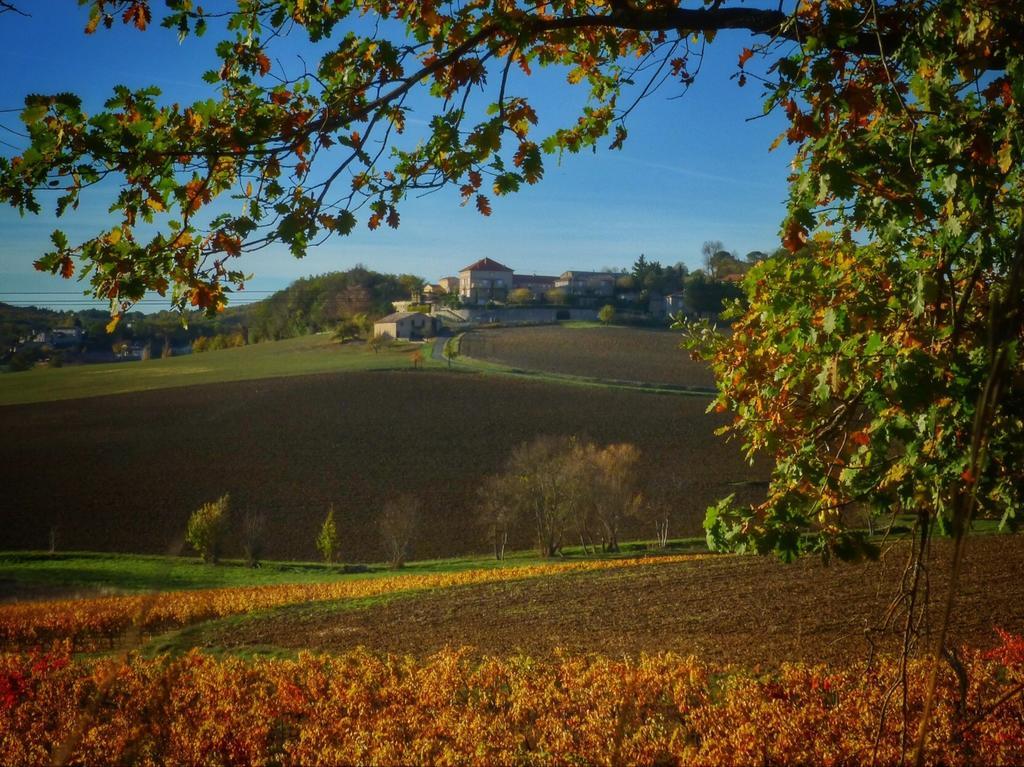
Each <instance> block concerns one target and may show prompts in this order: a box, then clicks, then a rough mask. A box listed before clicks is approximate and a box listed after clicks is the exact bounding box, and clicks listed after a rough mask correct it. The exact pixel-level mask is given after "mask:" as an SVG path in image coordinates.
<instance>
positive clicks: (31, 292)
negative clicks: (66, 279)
mask: <svg viewBox="0 0 1024 767" xmlns="http://www.w3.org/2000/svg"><path fill="white" fill-rule="evenodd" d="M277 292H278V291H276V290H240V291H238V293H228V295H229V296H234V295H241V294H242V293H277ZM0 296H82V297H83V298H89V296H87V295H86V294H85V293H79V292H78V291H76V290H20V291H19V290H0ZM96 300H97V301H99V300H101V299H96ZM146 300H149V299H146Z"/></svg>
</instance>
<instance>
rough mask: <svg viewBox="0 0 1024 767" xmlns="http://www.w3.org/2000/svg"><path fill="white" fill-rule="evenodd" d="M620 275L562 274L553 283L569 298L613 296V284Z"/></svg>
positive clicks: (606, 273)
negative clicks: (569, 296)
mask: <svg viewBox="0 0 1024 767" xmlns="http://www.w3.org/2000/svg"><path fill="white" fill-rule="evenodd" d="M620 276H621V275H618V274H613V273H611V272H580V271H568V272H563V273H562V274H561V276H560V277H559V278H558V279H557V280H556V281H555V287H556V288H563V289H564V290H565V291H566V292H567V293H568V294H569V295H571V296H613V295H615V283H616V281H617V280H618V278H619V277H620Z"/></svg>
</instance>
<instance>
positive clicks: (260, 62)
mask: <svg viewBox="0 0 1024 767" xmlns="http://www.w3.org/2000/svg"><path fill="white" fill-rule="evenodd" d="M256 64H257V66H259V68H260V74H261V75H265V74H267V73H268V72H269V71H270V59H268V58H267V54H265V53H264V52H263V51H260V52H259V53H257V54H256Z"/></svg>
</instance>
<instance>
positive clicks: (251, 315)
mask: <svg viewBox="0 0 1024 767" xmlns="http://www.w3.org/2000/svg"><path fill="white" fill-rule="evenodd" d="M703 250H704V252H703V257H704V269H698V270H696V271H693V272H690V271H689V270H688V269H687V268H686V266H685V265H683V264H676V265H674V266H662V265H661V264H660V263H659V262H657V261H647V260H646V258H645V257H644V256H642V255H641V256H640V257H639V258H638V259H637V260H636V261H635V262H634V263H633V265H632V268H631V269H626V268H622V269H619V270H613V269H609V270H608V271H614V272H617V273H620V274H621V275H622V279H621V280H620V284H619V285H618V286H617V288H618V289H619V290H624V291H635V292H636V294H638V298H639V300H638V301H636V302H635V303H636V304H637V307H638V308H642V306H643V304H644V303H645V302H646V299H647V297H648V294H650V293H651V292H658V293H661V294H667V293H669V292H673V291H676V290H682V291H683V292H684V293H685V294H686V299H687V302H688V304H689V305H690V306H691V307H692V309H693V310H694V311H697V312H701V313H705V312H716V311H718V310H720V308H721V305H722V302H723V300H726V299H730V298H736V297H738V296H740V295H741V290H740V288H739V287H738V286H737V285H736V284H734V283H728V282H724V281H723V278H725V277H727V276H728V275H730V274H736V273H742V272H745V271H746V270H747V269H748V268H749V267H750V266H751V265H752V264H753V263H756V261H758V260H760V259H761V258H764V257H766V256H765V254H763V253H761V252H758V251H755V252H753V253H751V254H748V256H746V257H744V258H740V257H738V256H737V255H736V254H735V253H729V252H728V251H725V250H724V248H723V247H722V245H721V243H720V242H717V241H712V242H708V243H705V245H704V249H703ZM424 285H426V281H425V280H424V279H423V278H421V277H418V276H416V275H412V274H385V273H381V272H377V271H374V270H372V269H369V268H367V267H366V266H364V265H362V264H358V265H356V266H355V267H353V268H351V269H348V270H347V271H343V272H328V273H325V274H320V275H314V276H311V277H302V278H300V279H297V280H295V281H294V282H293V283H291V284H290V285H289V286H288V287H286V288H283V289H282V290H279V291H277V292H276V293H274V294H272V295H270V296H269V297H267V298H265V299H263V300H260V301H253V302H251V303H247V304H245V305H241V306H230V305H229V306H228V307H227V308H226V309H225V310H224V311H222V312H221V313H220V314H218V315H216V316H215V317H208V316H206V315H205V314H204V313H203V312H200V311H193V312H188V313H186V315H185V316H184V317H182V315H180V314H179V313H178V312H177V311H173V310H163V311H159V312H151V313H144V312H142V311H134V312H129V313H127V314H126V315H125V316H124V317H123V318H122V320H121V322H120V323H118V325H117V327H116V328H115V329H114V331H113V332H110V333H108V332H107V329H106V326H107V323H108V322H109V321H110V315H109V313H108V312H107V311H106V310H104V309H82V310H74V311H57V310H53V309H46V308H40V307H35V306H29V307H21V306H13V305H10V304H5V303H2V302H0V361H4V360H7V359H9V358H10V357H11V356H12V353H13V350H14V349H15V348H16V347H17V346H18V344H19V342H20V341H21V340H22V339H24V338H26V337H29V336H31V335H33V334H35V333H39V332H42V331H46V330H51V329H54V328H70V327H81V328H82V329H83V330H84V331H85V339H84V342H83V350H85V351H93V352H97V351H110V350H111V348H113V347H117V346H119V345H122V344H132V343H137V344H143V345H146V346H148V347H151V349H152V354H153V356H159V354H160V352H161V350H162V349H163V348H164V347H165V346H169V347H170V348H172V349H183V348H185V347H192V346H193V344H195V342H196V341H197V340H198V339H201V338H206V339H207V340H208V341H210V340H213V339H217V338H218V337H219V338H222V339H223V338H228V337H230V338H232V339H233V344H232V345H234V342H237V341H238V340H239V339H241V342H242V343H258V342H261V341H277V340H281V339H285V338H293V337H296V336H302V335H307V334H310V333H319V332H324V331H328V330H333V329H336V328H337V327H338V326H339V325H340V324H341V323H343V322H345V321H348V320H352V319H353V318H360V319H362V320H369V321H372V320H374V319H378V318H380V317H382V316H384V315H386V314H389V313H391V311H392V303H393V302H394V301H399V300H405V299H408V298H409V297H410V296H411V295H413V294H414V293H418V291H419V290H420V289H422V288H423V286H424ZM204 346H207V344H204ZM210 348H215V347H212V346H211V347H210Z"/></svg>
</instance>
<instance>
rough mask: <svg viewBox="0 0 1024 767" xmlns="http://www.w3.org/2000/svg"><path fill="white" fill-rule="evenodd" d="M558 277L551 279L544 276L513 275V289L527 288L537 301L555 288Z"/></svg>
mask: <svg viewBox="0 0 1024 767" xmlns="http://www.w3.org/2000/svg"><path fill="white" fill-rule="evenodd" d="M557 279H558V278H557V277H550V276H547V275H543V274H514V275H512V288H513V289H514V290H519V289H520V288H526V289H527V290H529V291H530V292H531V293H532V294H533V297H534V298H535V299H538V298H543V297H544V294H545V293H547V292H548V291H549V290H551V289H553V288H554V287H555V281H556V280H557Z"/></svg>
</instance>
